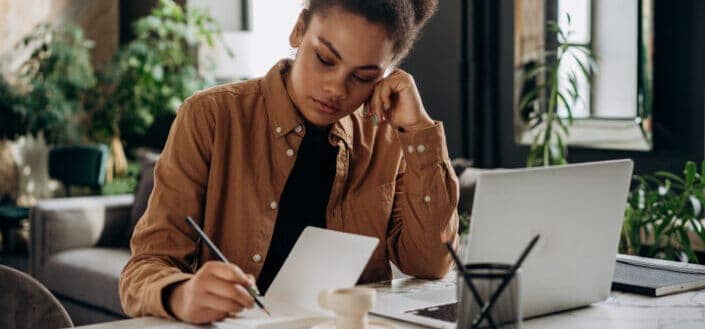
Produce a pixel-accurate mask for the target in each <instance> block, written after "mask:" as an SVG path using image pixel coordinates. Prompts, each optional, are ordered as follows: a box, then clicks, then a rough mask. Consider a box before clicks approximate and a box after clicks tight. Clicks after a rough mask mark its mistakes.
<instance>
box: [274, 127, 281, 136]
mask: <svg viewBox="0 0 705 329" xmlns="http://www.w3.org/2000/svg"><path fill="white" fill-rule="evenodd" d="M274 131H276V132H277V134H279V133H281V132H282V127H277V128H275V129H274Z"/></svg>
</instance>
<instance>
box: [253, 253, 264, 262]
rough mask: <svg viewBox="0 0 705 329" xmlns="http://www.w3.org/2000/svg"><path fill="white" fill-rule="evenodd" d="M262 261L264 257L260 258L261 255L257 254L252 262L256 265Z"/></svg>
mask: <svg viewBox="0 0 705 329" xmlns="http://www.w3.org/2000/svg"><path fill="white" fill-rule="evenodd" d="M261 260H262V256H260V255H259V254H255V255H254V256H252V261H253V262H255V263H259V261H261Z"/></svg>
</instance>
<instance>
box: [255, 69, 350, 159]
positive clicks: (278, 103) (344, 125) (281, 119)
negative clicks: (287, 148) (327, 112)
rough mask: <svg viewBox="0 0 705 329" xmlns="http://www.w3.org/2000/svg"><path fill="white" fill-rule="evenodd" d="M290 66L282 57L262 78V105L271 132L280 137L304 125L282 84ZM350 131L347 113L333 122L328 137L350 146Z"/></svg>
mask: <svg viewBox="0 0 705 329" xmlns="http://www.w3.org/2000/svg"><path fill="white" fill-rule="evenodd" d="M290 67H291V60H289V59H283V60H281V61H279V62H278V63H277V64H275V65H274V66H273V67H272V68H271V69H270V70H269V72H267V75H265V76H264V79H263V87H264V88H263V93H264V103H265V104H264V107H265V111H267V116H268V117H269V122H270V124H271V125H272V127H271V129H272V133H273V134H274V136H276V137H282V136H284V135H286V134H288V133H290V132H291V131H292V130H294V129H296V127H298V126H301V127H303V126H304V119H303V117H302V116H301V114H300V113H299V111H298V110H297V109H296V107H294V103H293V102H292V101H291V98H290V97H289V93H288V92H287V91H286V86H285V85H284V75H285V74H286V73H287V71H288V70H289V68H290ZM352 131H353V123H352V119H351V118H350V115H347V116H345V117H343V118H341V119H340V120H338V122H336V123H334V124H333V127H332V128H331V130H330V137H337V138H339V139H341V140H343V141H344V142H345V143H346V144H347V146H348V148H350V147H352ZM296 133H298V134H302V129H299V131H297V132H296ZM331 140H332V139H331ZM334 144H335V143H334Z"/></svg>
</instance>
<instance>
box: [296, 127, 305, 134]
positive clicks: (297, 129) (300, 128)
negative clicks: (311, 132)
mask: <svg viewBox="0 0 705 329" xmlns="http://www.w3.org/2000/svg"><path fill="white" fill-rule="evenodd" d="M303 129H304V128H302V127H301V126H296V128H294V131H295V132H297V133H300V132H301V130H303Z"/></svg>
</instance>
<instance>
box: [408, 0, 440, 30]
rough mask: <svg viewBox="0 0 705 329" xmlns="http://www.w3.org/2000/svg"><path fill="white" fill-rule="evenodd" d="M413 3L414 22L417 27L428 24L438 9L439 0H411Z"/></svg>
mask: <svg viewBox="0 0 705 329" xmlns="http://www.w3.org/2000/svg"><path fill="white" fill-rule="evenodd" d="M411 4H412V5H413V6H414V16H415V17H414V18H415V20H414V23H415V24H416V26H417V27H421V26H423V25H424V24H426V21H428V19H429V18H431V16H433V14H434V13H435V12H436V10H437V9H438V0H411Z"/></svg>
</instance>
